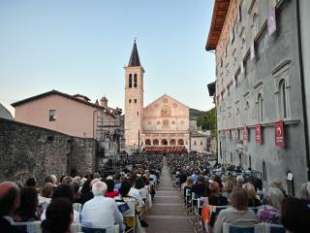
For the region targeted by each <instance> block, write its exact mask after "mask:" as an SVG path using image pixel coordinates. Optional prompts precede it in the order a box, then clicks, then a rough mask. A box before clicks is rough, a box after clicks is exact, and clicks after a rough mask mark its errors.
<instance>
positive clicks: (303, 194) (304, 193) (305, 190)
mask: <svg viewBox="0 0 310 233" xmlns="http://www.w3.org/2000/svg"><path fill="white" fill-rule="evenodd" d="M299 198H301V199H304V200H310V182H307V183H304V184H302V185H301V189H300V193H299Z"/></svg>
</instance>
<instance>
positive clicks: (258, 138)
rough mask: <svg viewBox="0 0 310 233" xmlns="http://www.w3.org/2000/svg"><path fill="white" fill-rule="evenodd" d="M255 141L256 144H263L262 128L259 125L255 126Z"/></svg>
mask: <svg viewBox="0 0 310 233" xmlns="http://www.w3.org/2000/svg"><path fill="white" fill-rule="evenodd" d="M255 139H256V144H260V145H261V144H263V134H262V126H261V125H260V124H257V125H256V126H255Z"/></svg>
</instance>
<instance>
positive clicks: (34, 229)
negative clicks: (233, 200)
mask: <svg viewBox="0 0 310 233" xmlns="http://www.w3.org/2000/svg"><path fill="white" fill-rule="evenodd" d="M13 225H14V226H16V227H17V228H18V229H21V230H22V231H26V232H27V233H42V230H41V222H40V221H33V222H14V223H13ZM0 230H1V229H0Z"/></svg>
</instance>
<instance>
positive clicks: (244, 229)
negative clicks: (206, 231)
mask: <svg viewBox="0 0 310 233" xmlns="http://www.w3.org/2000/svg"><path fill="white" fill-rule="evenodd" d="M223 233H255V226H238V225H232V224H228V223H224V224H223Z"/></svg>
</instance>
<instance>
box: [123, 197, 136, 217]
mask: <svg viewBox="0 0 310 233" xmlns="http://www.w3.org/2000/svg"><path fill="white" fill-rule="evenodd" d="M126 203H127V205H128V207H129V208H128V209H127V210H126V211H125V212H124V213H123V216H124V217H134V216H135V215H136V200H129V201H127V202H126Z"/></svg>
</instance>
